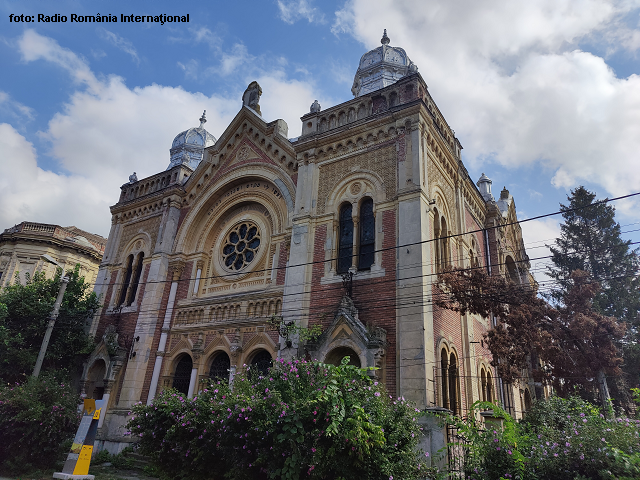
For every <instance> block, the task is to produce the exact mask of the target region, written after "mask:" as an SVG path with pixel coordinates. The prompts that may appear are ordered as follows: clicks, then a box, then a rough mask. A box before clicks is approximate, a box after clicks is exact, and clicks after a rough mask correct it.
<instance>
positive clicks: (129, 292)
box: [118, 252, 144, 307]
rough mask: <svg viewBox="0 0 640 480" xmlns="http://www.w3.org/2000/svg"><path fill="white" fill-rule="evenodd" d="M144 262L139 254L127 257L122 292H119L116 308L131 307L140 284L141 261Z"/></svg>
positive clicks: (142, 256) (141, 254)
mask: <svg viewBox="0 0 640 480" xmlns="http://www.w3.org/2000/svg"><path fill="white" fill-rule="evenodd" d="M143 260H144V253H142V252H140V253H138V254H137V255H133V254H131V255H129V256H128V257H127V261H126V263H125V265H126V267H125V270H124V275H123V277H122V279H123V282H122V290H120V299H119V300H118V306H120V305H124V306H127V307H129V306H131V304H133V302H134V301H135V299H136V293H137V292H138V285H139V284H140V276H141V274H142V261H143Z"/></svg>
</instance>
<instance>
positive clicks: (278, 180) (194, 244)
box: [173, 163, 295, 254]
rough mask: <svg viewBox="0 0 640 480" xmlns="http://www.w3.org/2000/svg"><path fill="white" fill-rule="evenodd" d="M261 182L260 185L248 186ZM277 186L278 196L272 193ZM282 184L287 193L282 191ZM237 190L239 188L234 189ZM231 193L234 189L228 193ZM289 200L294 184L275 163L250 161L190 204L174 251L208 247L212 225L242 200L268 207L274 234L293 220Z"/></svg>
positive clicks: (191, 251) (200, 250) (187, 251)
mask: <svg viewBox="0 0 640 480" xmlns="http://www.w3.org/2000/svg"><path fill="white" fill-rule="evenodd" d="M255 184H260V187H258V188H247V186H248V185H255ZM266 185H271V186H272V187H275V188H276V189H277V190H278V192H279V193H280V195H279V196H277V195H275V194H274V193H273V188H270V189H267V188H265V186H266ZM283 187H285V188H286V190H287V191H286V192H285V191H282V190H283ZM234 189H240V190H239V191H238V192H234ZM229 192H234V193H231V194H229V195H227V194H228V193H229ZM287 196H288V199H293V198H295V185H294V184H293V181H292V180H291V178H290V177H289V176H288V175H286V174H284V173H283V172H282V171H281V170H280V169H279V168H278V167H277V166H276V165H273V166H272V165H268V164H263V163H259V164H253V165H252V164H248V165H243V166H242V167H240V168H237V169H234V170H233V171H231V172H229V173H228V174H226V175H225V176H224V177H223V178H221V179H219V180H217V181H216V182H215V183H214V184H212V185H210V186H208V187H207V188H206V189H205V190H204V191H203V192H202V193H201V195H200V198H199V199H197V200H196V201H195V202H194V204H193V206H192V207H191V209H190V211H189V213H188V214H187V216H186V217H185V219H184V221H183V222H182V224H181V225H180V228H179V230H178V233H177V235H176V240H175V243H174V249H173V251H174V252H175V253H185V254H191V253H196V252H202V251H204V250H205V248H206V247H205V242H206V241H207V237H208V235H209V232H210V230H211V228H213V226H214V224H215V223H216V222H217V221H218V219H219V218H220V216H221V215H222V214H224V212H226V211H229V210H230V209H232V208H234V206H236V205H238V204H239V203H241V202H255V203H258V204H261V205H262V206H264V207H265V209H266V210H268V212H269V215H270V217H271V219H272V222H273V230H272V232H271V234H279V233H283V232H284V230H285V229H286V228H287V226H289V225H290V223H291V218H290V215H291V214H292V213H293V208H292V207H293V205H292V204H291V203H290V201H289V202H288V201H287V200H288V199H287Z"/></svg>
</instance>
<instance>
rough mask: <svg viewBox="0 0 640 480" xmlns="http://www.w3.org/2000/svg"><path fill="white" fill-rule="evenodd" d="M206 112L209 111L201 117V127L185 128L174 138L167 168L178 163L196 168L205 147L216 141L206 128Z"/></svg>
mask: <svg viewBox="0 0 640 480" xmlns="http://www.w3.org/2000/svg"><path fill="white" fill-rule="evenodd" d="M206 113H207V111H206V110H205V111H204V113H203V114H202V117H200V126H199V127H195V128H190V129H189V130H185V131H184V132H182V133H179V134H178V135H177V136H176V138H174V139H173V144H171V150H170V151H169V152H170V155H171V163H169V166H168V167H167V170H169V169H170V168H173V167H175V166H176V165H186V166H187V167H189V168H191V169H192V170H195V169H196V167H197V166H198V164H199V163H200V162H201V161H202V156H203V154H204V149H205V148H207V147H210V146H211V145H213V144H214V143H216V137H214V136H213V135H211V134H210V133H209V132H207V131H206V130H205V129H204V124H205V123H207V119H206V116H205V114H206Z"/></svg>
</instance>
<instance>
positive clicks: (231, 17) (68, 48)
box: [0, 0, 640, 278]
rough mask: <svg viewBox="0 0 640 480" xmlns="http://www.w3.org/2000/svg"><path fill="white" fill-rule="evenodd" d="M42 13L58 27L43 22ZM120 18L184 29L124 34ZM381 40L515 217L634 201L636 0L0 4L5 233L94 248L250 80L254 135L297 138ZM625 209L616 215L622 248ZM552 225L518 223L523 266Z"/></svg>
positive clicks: (637, 182) (132, 27)
mask: <svg viewBox="0 0 640 480" xmlns="http://www.w3.org/2000/svg"><path fill="white" fill-rule="evenodd" d="M12 14H13V15H14V16H20V15H23V18H25V17H29V16H33V17H34V21H33V22H24V21H22V22H15V21H12V20H11V19H10V15H12ZM55 14H58V15H64V16H66V17H67V21H66V22H46V21H44V20H46V18H47V17H51V16H53V15H55ZM132 14H133V15H162V14H165V15H187V14H189V22H188V23H187V22H185V23H165V24H164V25H162V24H160V23H151V24H150V23H121V21H120V20H121V15H132ZM38 15H41V17H40V19H41V21H38V19H39V17H38ZM72 15H76V17H75V18H82V17H83V16H85V15H93V16H96V15H102V16H106V15H109V16H114V17H115V18H116V19H117V20H118V21H117V22H104V23H91V22H79V21H75V22H72V21H71V19H72V18H71V16H72ZM385 28H386V29H387V32H388V36H389V37H390V39H391V45H392V46H398V47H402V48H404V49H405V51H406V52H407V54H408V56H409V57H410V58H411V60H412V61H413V62H414V63H416V64H417V65H418V68H419V72H420V74H421V75H422V77H423V78H424V79H425V81H426V83H427V85H428V86H429V91H430V93H431V96H432V97H433V99H434V100H435V102H436V104H437V105H438V107H439V109H440V111H441V112H442V113H443V114H444V116H445V118H446V119H447V121H448V123H449V125H450V126H451V127H452V128H453V129H454V130H455V132H456V136H457V137H458V139H459V140H460V142H461V143H462V146H463V148H464V149H463V152H462V158H463V161H464V163H465V165H466V167H467V169H468V170H469V173H470V175H471V177H472V178H473V179H476V180H477V179H478V178H479V177H480V175H481V174H482V173H483V172H484V173H486V174H487V176H489V177H490V178H491V179H492V180H493V193H494V195H495V196H496V197H497V196H499V193H500V190H502V188H503V187H506V188H507V189H508V190H509V191H510V193H511V194H512V195H513V196H514V199H515V203H516V207H517V212H518V217H519V218H520V219H527V218H532V217H535V216H538V215H542V214H546V213H550V212H555V211H557V210H558V208H559V204H560V203H567V195H568V194H570V191H571V189H572V188H575V187H576V186H578V185H585V186H586V187H587V188H588V189H589V190H591V191H593V192H595V193H596V194H597V196H598V198H605V197H609V198H612V197H617V196H621V195H627V194H630V193H635V192H638V191H640V61H639V53H640V0H608V1H607V0H537V1H535V2H531V1H519V0H508V1H507V0H504V1H495V0H493V1H489V0H393V1H392V0H339V1H334V0H325V1H322V2H320V1H318V0H262V1H244V2H189V3H187V2H175V1H174V2H168V1H163V0H154V1H145V0H138V1H136V2H130V1H129V2H125V1H120V0H109V1H104V0H93V1H91V2H88V1H83V0H57V1H56V2H43V1H41V0H21V1H13V0H0V65H1V66H2V68H1V69H0V229H4V228H8V227H10V226H13V225H14V224H17V223H20V222H22V221H25V220H26V221H33V222H43V223H52V224H59V225H62V226H70V225H75V226H77V227H78V228H81V229H84V230H87V231H90V232H92V233H97V234H100V235H103V236H107V235H108V232H109V228H110V224H111V215H110V212H109V206H110V205H113V204H114V203H116V201H117V199H118V197H119V192H120V190H119V188H120V186H121V185H122V184H123V183H125V182H127V181H128V177H129V175H130V174H131V173H132V172H133V171H136V172H137V176H138V178H140V179H141V178H144V177H146V176H149V175H153V174H155V173H158V172H160V171H163V170H164V169H165V168H166V167H167V165H168V164H169V148H170V146H171V142H172V141H173V138H174V137H175V136H176V135H177V134H178V133H179V132H181V131H183V130H186V129H187V128H189V127H195V126H197V125H198V124H199V122H198V119H199V118H200V116H201V115H202V111H203V110H206V111H207V120H208V121H207V124H206V128H207V130H208V131H209V132H210V133H211V134H213V135H214V136H215V137H219V136H220V134H221V133H222V132H223V131H224V129H225V127H226V126H227V124H228V123H229V121H230V120H231V119H232V118H233V117H234V116H235V115H236V113H237V112H238V111H239V110H240V107H241V104H242V102H241V97H242V93H243V92H244V90H245V88H246V87H247V85H248V84H249V83H250V82H251V81H253V80H257V81H258V82H259V83H260V85H261V87H262V90H263V95H262V98H261V101H260V105H261V110H262V114H263V117H264V118H265V120H266V121H271V120H275V119H277V118H283V119H284V120H285V121H286V122H287V123H288V125H289V137H296V136H298V135H299V134H300V130H301V122H300V117H301V116H302V115H304V114H305V113H307V112H309V107H310V105H311V104H312V103H313V101H314V100H316V99H317V100H318V101H319V102H320V104H321V105H322V106H323V107H324V108H327V107H330V106H333V105H336V104H339V103H342V102H345V101H347V100H350V99H351V98H353V97H352V94H351V91H350V88H351V85H352V82H353V77H354V74H355V71H356V69H357V65H358V61H359V59H360V57H361V55H362V54H364V53H365V52H366V51H368V50H370V49H373V48H375V47H377V46H378V45H380V38H381V36H382V31H383V29H385ZM637 198H639V197H635V198H634V199H632V200H627V201H617V202H615V203H614V205H615V207H616V212H617V217H616V218H617V220H618V221H619V222H620V224H621V225H622V231H623V232H626V233H624V234H623V237H624V238H627V239H630V240H632V241H634V242H636V241H640V208H639V207H640V200H637ZM560 221H561V217H559V216H555V217H548V218H546V219H541V220H533V221H530V222H525V223H522V228H523V234H524V239H525V243H526V246H527V251H528V254H529V256H530V257H531V258H537V257H544V256H545V255H548V250H547V249H546V247H545V245H547V244H549V243H551V242H552V241H553V238H555V237H557V236H558V234H559V222H560ZM545 261H546V260H544V259H543V260H540V261H537V262H533V263H534V270H535V271H537V272H541V271H542V269H543V267H544V263H545ZM536 277H537V278H541V276H540V274H539V273H536Z"/></svg>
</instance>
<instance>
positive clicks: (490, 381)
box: [487, 371, 493, 402]
mask: <svg viewBox="0 0 640 480" xmlns="http://www.w3.org/2000/svg"><path fill="white" fill-rule="evenodd" d="M487 402H493V379H492V378H491V372H490V371H487Z"/></svg>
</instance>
